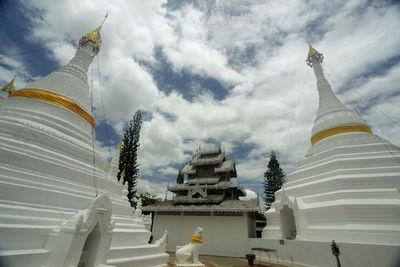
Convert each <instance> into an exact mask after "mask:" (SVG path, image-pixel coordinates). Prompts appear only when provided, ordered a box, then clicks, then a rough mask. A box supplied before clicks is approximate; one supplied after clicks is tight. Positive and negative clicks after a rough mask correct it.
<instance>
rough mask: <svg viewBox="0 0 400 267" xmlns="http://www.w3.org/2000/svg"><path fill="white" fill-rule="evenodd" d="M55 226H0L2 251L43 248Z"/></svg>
mask: <svg viewBox="0 0 400 267" xmlns="http://www.w3.org/2000/svg"><path fill="white" fill-rule="evenodd" d="M55 227H56V226H55V225H53V226H49V225H46V226H43V225H31V224H0V244H1V248H2V249H4V250H25V249H38V248H43V247H44V246H45V244H46V241H47V238H48V234H49V233H50V232H51V231H52V229H54V228H55Z"/></svg>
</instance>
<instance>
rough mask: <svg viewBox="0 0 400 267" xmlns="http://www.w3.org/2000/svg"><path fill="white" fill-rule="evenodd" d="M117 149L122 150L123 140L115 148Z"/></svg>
mask: <svg viewBox="0 0 400 267" xmlns="http://www.w3.org/2000/svg"><path fill="white" fill-rule="evenodd" d="M115 148H116V149H121V148H122V140H119V143H118V145H116V146H115Z"/></svg>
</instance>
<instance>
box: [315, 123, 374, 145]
mask: <svg viewBox="0 0 400 267" xmlns="http://www.w3.org/2000/svg"><path fill="white" fill-rule="evenodd" d="M349 132H364V133H370V134H372V131H371V129H370V128H369V127H368V126H365V125H349V126H340V127H335V128H332V129H328V130H325V131H323V132H320V133H318V134H316V135H314V136H313V137H312V138H311V144H312V145H314V144H315V143H317V142H319V141H321V140H322V139H325V138H327V137H330V136H332V135H336V134H341V133H349Z"/></svg>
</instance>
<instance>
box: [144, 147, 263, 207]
mask: <svg viewBox="0 0 400 267" xmlns="http://www.w3.org/2000/svg"><path fill="white" fill-rule="evenodd" d="M181 173H183V174H185V175H186V181H185V182H184V183H183V184H176V185H173V186H168V190H169V191H170V192H173V193H175V194H176V195H175V197H174V199H173V200H172V201H166V202H163V203H159V204H156V205H152V206H148V207H145V209H146V210H148V211H162V210H164V211H177V210H181V211H186V210H188V209H189V210H197V211H212V210H220V211H222V210H223V211H239V210H240V211H244V210H245V211H253V210H254V211H255V210H259V208H258V205H255V204H254V203H253V202H251V201H250V202H248V201H242V200H239V197H242V196H246V191H245V189H244V188H243V187H242V186H241V185H240V184H238V183H233V182H231V180H230V179H231V178H234V177H237V173H236V167H235V161H234V160H233V159H231V160H226V158H225V152H223V151H222V150H221V147H211V148H199V149H198V150H197V151H196V153H195V155H194V156H193V158H192V160H191V161H190V162H189V163H188V164H186V165H185V166H184V167H183V168H182V170H181ZM194 207H195V208H194ZM239 207H240V208H239Z"/></svg>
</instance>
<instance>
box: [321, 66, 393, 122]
mask: <svg viewBox="0 0 400 267" xmlns="http://www.w3.org/2000/svg"><path fill="white" fill-rule="evenodd" d="M323 64H324V66H326V67H327V68H328V69H329V70H330V71H331V72H332V73H333V74H335V75H336V76H337V77H338V78H339V79H340V80H342V81H343V82H344V84H345V85H347V86H348V87H351V86H350V84H348V83H347V82H346V81H345V80H344V79H343V78H342V77H341V76H340V75H339V74H337V73H336V72H335V71H334V70H333V69H332V68H331V67H329V66H328V65H327V64H326V63H323ZM352 89H354V91H355V92H356V93H357V94H358V95H359V96H361V97H362V98H363V99H364V100H365V101H366V103H369V100H368V98H366V97H365V96H363V95H362V94H361V93H360V92H359V91H358V90H357V88H355V87H353V88H352ZM371 107H372V108H374V109H376V110H378V111H379V112H381V113H382V114H383V116H385V118H386V119H387V120H388V121H389V122H390V123H392V124H393V125H394V126H397V127H398V128H399V129H400V125H399V124H397V123H396V122H394V121H393V120H392V119H391V118H390V117H389V116H388V115H387V114H386V113H385V112H384V111H383V110H381V109H380V108H378V107H377V106H376V105H371Z"/></svg>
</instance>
